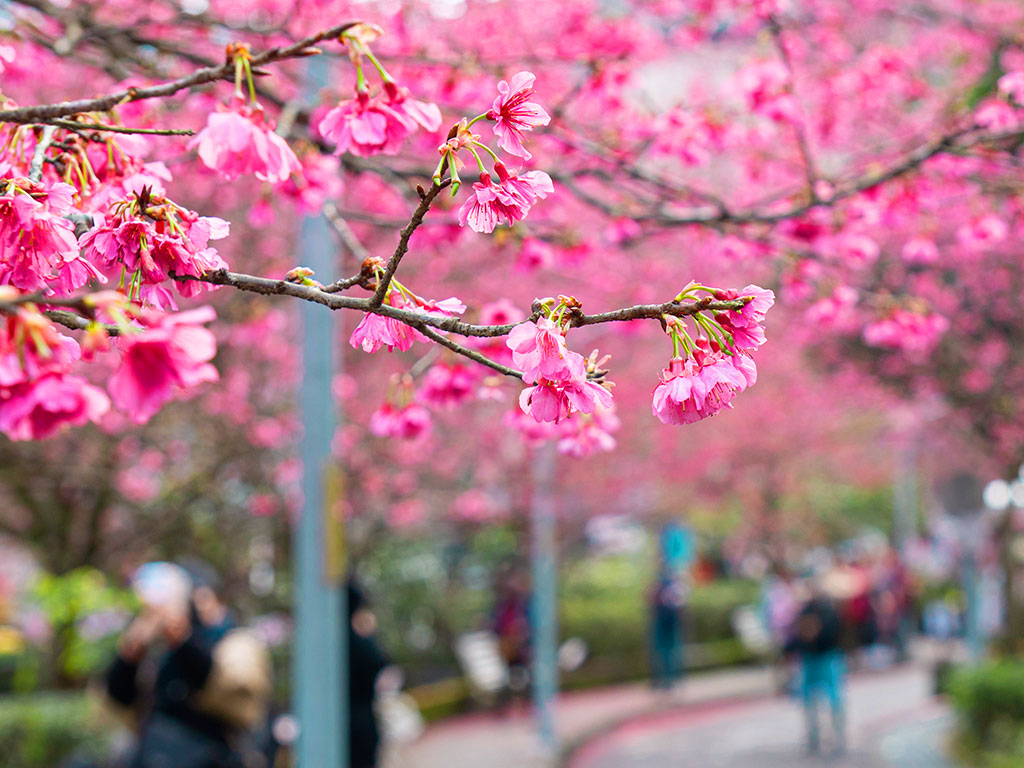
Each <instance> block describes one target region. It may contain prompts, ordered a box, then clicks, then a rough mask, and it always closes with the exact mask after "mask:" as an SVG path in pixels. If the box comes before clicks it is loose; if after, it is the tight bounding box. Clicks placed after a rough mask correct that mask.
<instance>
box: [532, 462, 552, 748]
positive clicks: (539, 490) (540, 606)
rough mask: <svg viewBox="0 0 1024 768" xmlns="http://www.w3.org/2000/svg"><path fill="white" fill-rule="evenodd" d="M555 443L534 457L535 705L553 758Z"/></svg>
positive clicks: (539, 729) (540, 731) (540, 733)
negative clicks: (553, 485)
mask: <svg viewBox="0 0 1024 768" xmlns="http://www.w3.org/2000/svg"><path fill="white" fill-rule="evenodd" d="M554 448H555V446H554V443H549V444H545V445H544V446H542V447H541V448H539V449H538V450H537V451H536V452H535V453H534V456H533V501H532V518H533V519H532V521H531V522H532V526H531V527H532V546H531V559H532V571H533V610H532V614H533V615H532V619H533V705H534V710H535V713H536V718H537V733H538V736H539V738H540V743H541V747H542V748H543V749H544V750H545V751H547V752H549V753H550V754H554V752H555V750H556V749H557V748H558V740H557V737H556V735H555V695H556V694H557V692H558V593H557V590H558V585H557V575H556V573H555V511H554V497H553V495H552V482H553V479H554V473H555V458H556V456H557V454H556V453H555V450H554Z"/></svg>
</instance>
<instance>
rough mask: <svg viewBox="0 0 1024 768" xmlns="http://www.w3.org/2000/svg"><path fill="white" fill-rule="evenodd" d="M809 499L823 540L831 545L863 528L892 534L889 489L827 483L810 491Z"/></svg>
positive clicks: (891, 503)
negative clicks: (820, 527)
mask: <svg viewBox="0 0 1024 768" xmlns="http://www.w3.org/2000/svg"><path fill="white" fill-rule="evenodd" d="M810 498H811V504H812V506H813V509H814V511H815V513H816V516H817V518H818V521H819V523H820V525H821V526H822V529H823V533H824V540H825V541H826V542H828V543H830V544H837V543H839V542H841V541H844V540H846V539H849V538H851V537H853V536H855V535H856V534H858V533H860V532H861V531H863V530H864V529H865V528H875V529H878V530H880V531H883V532H884V533H887V534H891V533H892V521H893V498H892V489H891V488H889V487H886V486H882V487H877V488H862V487H859V486H851V485H838V484H834V483H826V484H821V485H818V486H816V487H814V488H813V489H811V491H810Z"/></svg>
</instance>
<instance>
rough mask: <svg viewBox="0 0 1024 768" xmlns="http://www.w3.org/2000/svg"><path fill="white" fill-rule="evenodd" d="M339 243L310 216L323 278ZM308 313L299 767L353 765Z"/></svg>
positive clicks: (325, 444)
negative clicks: (349, 760)
mask: <svg viewBox="0 0 1024 768" xmlns="http://www.w3.org/2000/svg"><path fill="white" fill-rule="evenodd" d="M326 84H327V60H326V57H324V56H314V57H313V58H312V59H310V61H309V64H308V69H307V84H306V94H307V97H309V100H312V97H313V96H314V95H315V94H316V93H317V91H319V90H320V89H321V88H322V87H324V86H325V85H326ZM335 252H336V251H335V246H334V242H333V239H332V236H331V231H330V227H329V224H328V222H327V220H326V218H325V217H324V216H323V214H320V215H318V216H315V217H307V218H305V219H303V221H302V226H301V231H300V234H299V257H300V259H301V263H302V264H304V265H306V266H309V267H310V268H311V269H312V270H313V271H314V272H315V273H316V274H318V275H328V274H331V272H332V271H333V269H334V266H335V265H334V259H333V256H334V254H335ZM299 303H300V304H301V305H302V308H301V310H300V312H301V317H302V365H303V376H302V387H301V408H302V426H303V433H302V443H301V448H300V452H301V457H302V467H303V470H302V473H303V479H302V492H303V497H304V502H303V508H302V516H301V517H300V518H299V521H298V525H297V528H296V531H295V534H294V544H293V549H294V556H293V561H294V571H295V586H294V597H295V640H294V644H293V647H292V675H293V693H292V695H293V709H294V712H295V715H296V717H297V718H298V724H299V733H298V743H297V745H296V762H297V765H298V766H299V768H347V764H348V745H347V740H348V713H347V712H346V708H345V706H344V705H343V702H345V701H346V699H347V696H346V695H345V692H346V691H347V690H348V689H347V682H348V681H347V679H346V678H347V667H348V664H347V663H345V662H346V659H347V658H348V647H347V646H348V634H347V632H344V631H343V624H342V621H343V617H345V616H347V606H346V605H345V601H346V595H345V590H344V588H343V586H344V585H343V583H342V582H343V578H344V563H343V551H342V548H341V530H340V523H339V522H338V521H337V520H336V519H334V518H333V517H332V515H334V514H335V512H336V510H335V509H334V502H335V501H336V498H332V497H334V496H336V493H337V491H336V484H332V482H331V478H332V477H337V474H336V473H333V472H332V456H331V441H332V439H333V438H334V429H335V425H336V422H337V420H336V415H335V403H334V399H333V397H332V395H331V381H332V379H333V378H334V372H335V354H336V349H337V345H336V344H335V340H334V337H335V326H334V324H335V318H334V316H333V313H331V312H325V311H323V307H321V306H319V305H317V304H311V303H309V302H299Z"/></svg>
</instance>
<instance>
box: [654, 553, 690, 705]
mask: <svg viewBox="0 0 1024 768" xmlns="http://www.w3.org/2000/svg"><path fill="white" fill-rule="evenodd" d="M686 592H687V590H686V585H685V583H684V582H683V580H682V579H681V578H680V577H679V576H677V575H676V574H675V573H673V571H672V570H671V569H670V568H668V567H667V566H664V565H663V566H662V568H661V569H660V571H659V574H658V578H657V579H656V580H655V583H654V588H653V589H652V590H651V684H652V685H653V687H654V688H655V689H659V690H665V691H668V690H671V689H672V686H674V685H675V684H676V682H677V681H678V679H679V677H680V675H681V674H682V669H683V664H682V662H683V658H682V657H683V649H682V632H683V618H682V612H683V609H684V607H685V604H686Z"/></svg>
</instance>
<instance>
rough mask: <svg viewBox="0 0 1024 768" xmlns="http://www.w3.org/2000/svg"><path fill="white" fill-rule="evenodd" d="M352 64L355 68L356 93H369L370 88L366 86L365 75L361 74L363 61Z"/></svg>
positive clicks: (357, 60)
mask: <svg viewBox="0 0 1024 768" xmlns="http://www.w3.org/2000/svg"><path fill="white" fill-rule="evenodd" d="M353 63H354V64H355V66H356V91H358V92H359V93H369V92H370V87H369V86H368V85H367V84H366V74H365V73H364V72H363V60H362V59H356V60H355V62H353Z"/></svg>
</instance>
